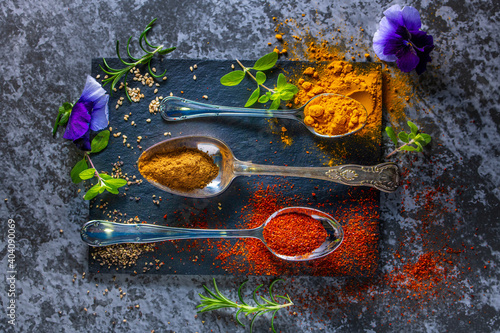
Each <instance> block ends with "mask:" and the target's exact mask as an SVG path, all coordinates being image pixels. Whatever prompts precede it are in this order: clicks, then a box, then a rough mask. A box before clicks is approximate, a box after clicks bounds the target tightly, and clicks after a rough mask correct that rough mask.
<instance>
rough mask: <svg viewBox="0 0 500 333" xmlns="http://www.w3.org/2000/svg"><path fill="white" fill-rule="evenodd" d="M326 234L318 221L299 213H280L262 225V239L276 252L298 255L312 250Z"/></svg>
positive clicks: (323, 240)
mask: <svg viewBox="0 0 500 333" xmlns="http://www.w3.org/2000/svg"><path fill="white" fill-rule="evenodd" d="M327 236H328V234H327V232H326V230H325V228H324V227H323V225H322V224H321V222H320V221H318V220H316V219H314V218H312V217H310V216H308V215H305V214H299V213H289V214H282V215H279V216H276V217H275V218H273V219H272V220H271V221H269V223H267V224H266V226H265V227H264V239H265V240H266V242H267V245H268V246H269V247H270V248H271V249H272V250H273V251H274V252H276V253H278V254H281V255H285V256H292V257H293V256H298V255H304V254H308V253H311V252H313V251H314V250H316V249H317V248H318V247H320V246H321V244H323V243H324V242H325V240H326V237H327Z"/></svg>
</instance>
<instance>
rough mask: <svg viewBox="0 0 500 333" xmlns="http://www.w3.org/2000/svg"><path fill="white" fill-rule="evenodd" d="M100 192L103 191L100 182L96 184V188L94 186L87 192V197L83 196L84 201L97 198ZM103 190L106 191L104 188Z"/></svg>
mask: <svg viewBox="0 0 500 333" xmlns="http://www.w3.org/2000/svg"><path fill="white" fill-rule="evenodd" d="M100 190H101V185H100V184H99V182H98V183H97V184H95V185H94V186H92V187H91V188H90V189H89V190H88V191H87V193H85V195H84V196H83V199H84V200H91V199H93V198H95V196H96V195H98V194H99V191H100ZM103 190H104V188H103Z"/></svg>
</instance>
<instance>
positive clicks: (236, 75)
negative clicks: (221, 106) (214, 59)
mask: <svg viewBox="0 0 500 333" xmlns="http://www.w3.org/2000/svg"><path fill="white" fill-rule="evenodd" d="M244 77H245V72H243V71H234V72H231V73H227V74H226V75H224V76H223V77H221V78H220V83H221V84H222V85H224V86H229V87H230V86H237V85H238V84H240V82H241V81H242V80H243V78H244Z"/></svg>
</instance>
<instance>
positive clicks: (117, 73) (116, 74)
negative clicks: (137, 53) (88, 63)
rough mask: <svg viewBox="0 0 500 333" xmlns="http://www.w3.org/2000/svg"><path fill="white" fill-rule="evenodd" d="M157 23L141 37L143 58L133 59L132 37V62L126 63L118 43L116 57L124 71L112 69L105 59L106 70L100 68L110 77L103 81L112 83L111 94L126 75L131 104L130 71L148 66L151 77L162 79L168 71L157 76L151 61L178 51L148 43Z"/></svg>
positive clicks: (150, 25)
mask: <svg viewBox="0 0 500 333" xmlns="http://www.w3.org/2000/svg"><path fill="white" fill-rule="evenodd" d="M155 21H156V19H154V20H152V21H151V22H149V24H148V25H147V26H146V28H145V29H144V31H143V32H142V33H141V35H140V37H139V46H140V48H141V49H142V50H143V51H144V52H145V53H146V54H144V55H143V56H142V57H140V58H135V57H133V56H132V55H131V54H130V41H131V40H132V36H130V37H129V39H128V41H127V55H128V57H129V58H130V60H131V61H132V62H128V61H125V60H123V58H122V57H121V56H120V42H119V41H118V40H117V41H116V55H117V56H118V59H120V61H121V62H122V63H123V64H124V65H125V67H124V68H122V69H115V68H112V67H110V66H109V65H108V63H107V62H106V59H104V58H103V59H102V60H103V62H104V68H103V67H102V66H100V67H101V69H102V71H103V72H104V73H106V74H108V77H107V78H106V79H104V80H103V83H104V85H106V84H108V83H110V82H111V89H110V92H111V93H113V89H114V87H115V85H116V84H117V83H118V81H119V80H120V78H121V77H122V76H123V75H125V79H124V83H125V94H126V95H127V98H128V100H129V101H130V102H132V99H131V98H130V96H129V94H128V89H127V75H128V73H129V72H130V70H131V69H132V68H134V67H135V66H138V65H143V64H147V65H148V71H149V74H151V76H152V77H154V78H160V77H162V76H164V75H165V73H166V71H167V70H165V71H164V72H163V73H162V74H160V75H157V74H155V73H153V71H152V69H151V59H152V58H153V56H154V55H155V54H159V55H165V54H167V53H170V52H172V51H173V50H175V49H176V48H175V47H170V48H166V49H164V48H163V47H164V46H163V45H159V46H156V45H152V44H151V43H150V42H149V41H148V39H147V34H148V32H149V31H150V30H151V29H152V27H153V24H154V23H155Z"/></svg>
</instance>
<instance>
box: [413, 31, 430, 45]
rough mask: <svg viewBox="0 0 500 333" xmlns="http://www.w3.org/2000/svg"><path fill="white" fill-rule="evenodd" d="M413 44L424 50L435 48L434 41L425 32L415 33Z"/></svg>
mask: <svg viewBox="0 0 500 333" xmlns="http://www.w3.org/2000/svg"><path fill="white" fill-rule="evenodd" d="M411 43H412V44H413V45H415V46H416V47H418V48H420V49H423V48H424V47H425V46H434V39H433V38H432V36H431V35H428V34H427V32H425V31H415V32H412V34H411Z"/></svg>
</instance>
